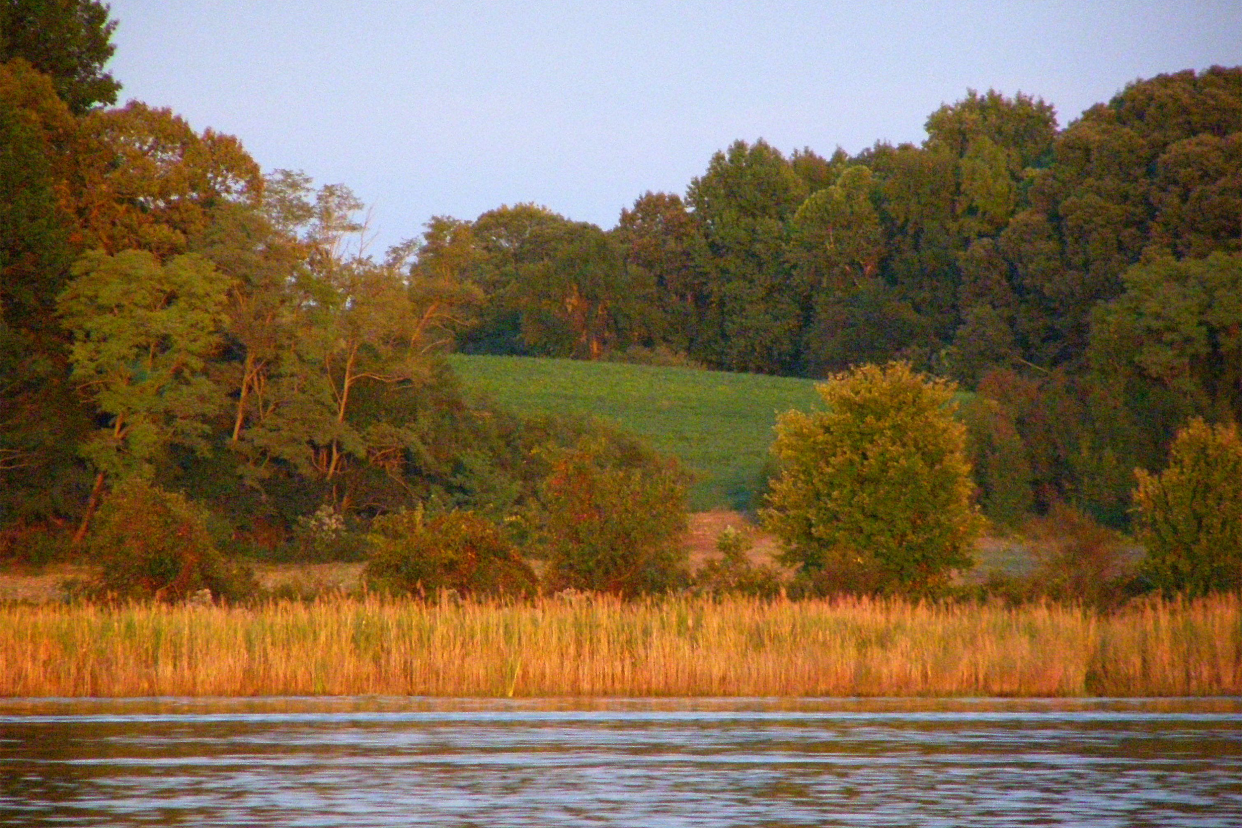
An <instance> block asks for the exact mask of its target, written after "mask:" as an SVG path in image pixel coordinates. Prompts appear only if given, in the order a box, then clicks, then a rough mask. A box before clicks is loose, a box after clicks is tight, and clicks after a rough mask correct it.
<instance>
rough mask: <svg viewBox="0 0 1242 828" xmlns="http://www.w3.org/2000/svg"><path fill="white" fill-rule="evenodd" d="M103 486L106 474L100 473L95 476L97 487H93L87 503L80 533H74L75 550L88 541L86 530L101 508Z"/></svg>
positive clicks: (79, 528)
mask: <svg viewBox="0 0 1242 828" xmlns="http://www.w3.org/2000/svg"><path fill="white" fill-rule="evenodd" d="M103 485H104V473H103V472H100V473H99V474H97V475H95V485H94V486H92V487H91V496H90V497H89V498H88V499H87V501H86V511H85V512H83V513H82V522H81V523H80V524H78V531H76V532H74V533H73V547H74V548H75V549H76V548H77V547H79V546H81V545H82V541H84V540H85V539H86V530H87V529H88V528H89V527H90V525H91V518H92V517H94V516H95V510H96V509H98V508H99V496H100V495H101V494H102V493H103Z"/></svg>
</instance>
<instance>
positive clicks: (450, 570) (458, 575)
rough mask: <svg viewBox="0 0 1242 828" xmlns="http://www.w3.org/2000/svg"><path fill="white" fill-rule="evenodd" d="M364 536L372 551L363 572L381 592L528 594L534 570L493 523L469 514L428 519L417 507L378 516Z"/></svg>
mask: <svg viewBox="0 0 1242 828" xmlns="http://www.w3.org/2000/svg"><path fill="white" fill-rule="evenodd" d="M371 530H372V531H371V534H370V535H369V536H368V539H369V542H370V545H371V549H372V553H371V560H370V562H369V563H368V564H367V566H366V569H365V570H364V572H363V578H364V579H365V580H366V583H367V585H368V586H369V587H370V588H372V589H376V590H379V591H382V592H393V593H404V594H407V595H420V596H435V595H437V594H438V593H440V592H441V591H443V590H453V591H456V592H457V593H458V594H460V595H474V596H490V597H498V596H503V595H532V594H534V592H535V587H536V580H535V573H534V572H533V571H531V568H530V567H529V566H528V565H527V563H526V562H525V561H524V560H522V557H521V556H520V555H519V554H518V553H517V550H516V549H515V548H514V546H513V544H511V543H510V542H509V541H508V540H507V539H506V538H505V536H504V534H503V533H502V532H501V531H500V529H499V528H498V527H497V526H496V524H494V523H492V522H491V521H489V520H487V519H486V518H483V517H481V516H479V515H477V514H475V513H473V512H468V511H453V512H446V513H443V514H439V515H436V516H435V517H431V518H428V517H426V516H425V515H424V512H423V510H422V509H421V508H419V509H415V510H413V511H407V512H399V513H396V514H393V515H386V516H384V517H378V518H376V519H375V520H374V521H372V523H371Z"/></svg>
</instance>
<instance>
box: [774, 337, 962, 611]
mask: <svg viewBox="0 0 1242 828" xmlns="http://www.w3.org/2000/svg"><path fill="white" fill-rule="evenodd" d="M817 388H818V390H819V393H820V395H821V396H822V397H823V400H824V402H825V403H826V406H827V410H825V411H820V412H814V413H809V414H808V413H804V412H801V411H790V412H788V413H786V414H784V415H782V416H781V417H780V419H779V420H778V422H777V426H776V440H775V442H774V443H773V446H772V451H773V453H774V454H775V456H776V458H777V461H778V463H779V466H780V472H779V476H778V478H777V479H776V480H775V481H774V482H773V484H772V490H771V493H770V494H769V495H768V501H767V502H768V507H767V508H766V509H764V510H763V512H762V517H763V520H764V523H765V524H766V525H767V527H768V528H769V530H770V531H771V532H772V533H773V534H775V535H776V536H777V537H778V538H779V539H780V540H781V542H782V543H783V544H784V546H785V548H786V553H785V557H784V560H785V562H786V563H788V564H789V565H791V566H796V567H799V568H800V570H801V573H802V575H803V577H804V578H809V579H811V580H812V581H814V582H818V583H820V584H821V585H822V589H823V590H824V591H847V592H890V591H905V592H910V591H919V590H927V589H931V588H935V587H939V586H943V585H944V584H945V583H946V582H947V579H948V576H949V573H950V572H951V571H952V570H954V569H959V568H964V567H967V566H969V565H970V564H971V545H972V541H973V539H974V536H975V535H976V533H977V532H978V528H979V519H978V516H977V515H976V513H975V510H974V507H973V506H972V505H971V502H970V500H971V490H972V485H971V480H970V464H969V463H968V462H967V460H966V437H965V429H964V427H963V426H962V425H961V424H960V423H957V422H955V421H954V420H953V418H952V416H951V413H950V411H949V410H948V408H949V404H950V401H951V400H952V396H953V386H952V385H951V384H949V383H946V382H943V381H941V380H934V379H930V378H927V377H924V376H922V375H920V374H918V373H916V372H915V371H914V370H913V369H912V368H911V367H910V366H909V365H908V364H907V363H901V362H898V363H891V364H889V365H886V366H882V367H881V366H863V367H861V368H856V369H854V370H853V371H850V372H846V373H841V374H836V375H834V376H833V377H831V378H830V379H829V380H828V381H827V382H825V383H822V384H820V385H819V386H817Z"/></svg>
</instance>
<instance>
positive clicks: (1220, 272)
mask: <svg viewBox="0 0 1242 828" xmlns="http://www.w3.org/2000/svg"><path fill="white" fill-rule="evenodd" d="M1122 281H1123V283H1124V284H1125V292H1124V293H1122V294H1121V295H1120V296H1118V297H1117V298H1116V299H1114V300H1112V301H1111V302H1109V303H1107V304H1105V305H1101V306H1100V307H1098V308H1097V310H1096V313H1095V318H1094V323H1093V325H1092V331H1091V347H1092V350H1091V355H1092V361H1093V365H1094V367H1095V371H1096V372H1097V374H1099V375H1101V376H1103V377H1108V378H1111V379H1113V380H1114V381H1119V380H1124V379H1127V378H1128V379H1130V380H1131V381H1134V382H1139V383H1150V384H1155V385H1157V386H1162V387H1163V388H1165V389H1167V390H1168V391H1170V392H1172V393H1174V394H1175V395H1177V396H1178V397H1179V398H1181V399H1182V400H1183V401H1184V404H1185V405H1186V407H1187V408H1188V409H1189V411H1188V413H1190V414H1199V415H1206V416H1211V417H1214V418H1217V419H1232V418H1238V417H1242V254H1238V253H1228V254H1227V253H1222V252H1216V253H1213V254H1211V255H1210V256H1208V257H1207V258H1205V259H1184V260H1181V261H1177V260H1175V259H1173V258H1170V257H1162V258H1158V259H1154V260H1152V261H1150V262H1146V263H1144V264H1139V265H1135V266H1134V267H1132V268H1130V269H1129V270H1127V271H1126V272H1125V273H1124V274H1123V275H1122Z"/></svg>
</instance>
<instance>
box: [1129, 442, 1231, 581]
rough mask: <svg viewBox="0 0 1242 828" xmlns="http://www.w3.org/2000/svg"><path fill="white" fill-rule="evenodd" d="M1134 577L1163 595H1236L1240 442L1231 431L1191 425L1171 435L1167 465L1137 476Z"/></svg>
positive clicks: (1141, 472)
mask: <svg viewBox="0 0 1242 828" xmlns="http://www.w3.org/2000/svg"><path fill="white" fill-rule="evenodd" d="M1136 475H1137V477H1138V488H1137V489H1136V490H1135V492H1134V502H1135V509H1136V512H1137V534H1138V537H1139V539H1140V540H1141V541H1142V542H1143V543H1144V544H1145V545H1146V547H1147V557H1146V558H1145V559H1144V560H1143V564H1142V567H1141V573H1142V575H1143V576H1144V578H1145V579H1146V580H1147V581H1148V582H1149V583H1150V584H1151V585H1152V586H1153V587H1155V588H1156V589H1159V590H1161V591H1162V592H1165V593H1169V594H1171V593H1187V594H1189V595H1203V594H1205V593H1208V592H1213V591H1217V590H1235V589H1238V588H1239V587H1242V440H1239V438H1238V429H1237V426H1235V425H1232V424H1231V425H1228V426H1210V425H1208V424H1207V423H1205V422H1204V421H1203V420H1201V419H1198V418H1196V419H1194V420H1192V421H1191V422H1190V424H1189V425H1187V426H1186V427H1185V428H1183V429H1182V430H1181V431H1179V432H1178V434H1177V437H1176V438H1174V440H1173V445H1172V446H1171V447H1170V449H1169V465H1168V467H1167V468H1166V469H1165V470H1164V471H1163V472H1161V473H1160V474H1158V475H1153V474H1149V473H1147V472H1145V471H1142V470H1139V471H1138V472H1136Z"/></svg>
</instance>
